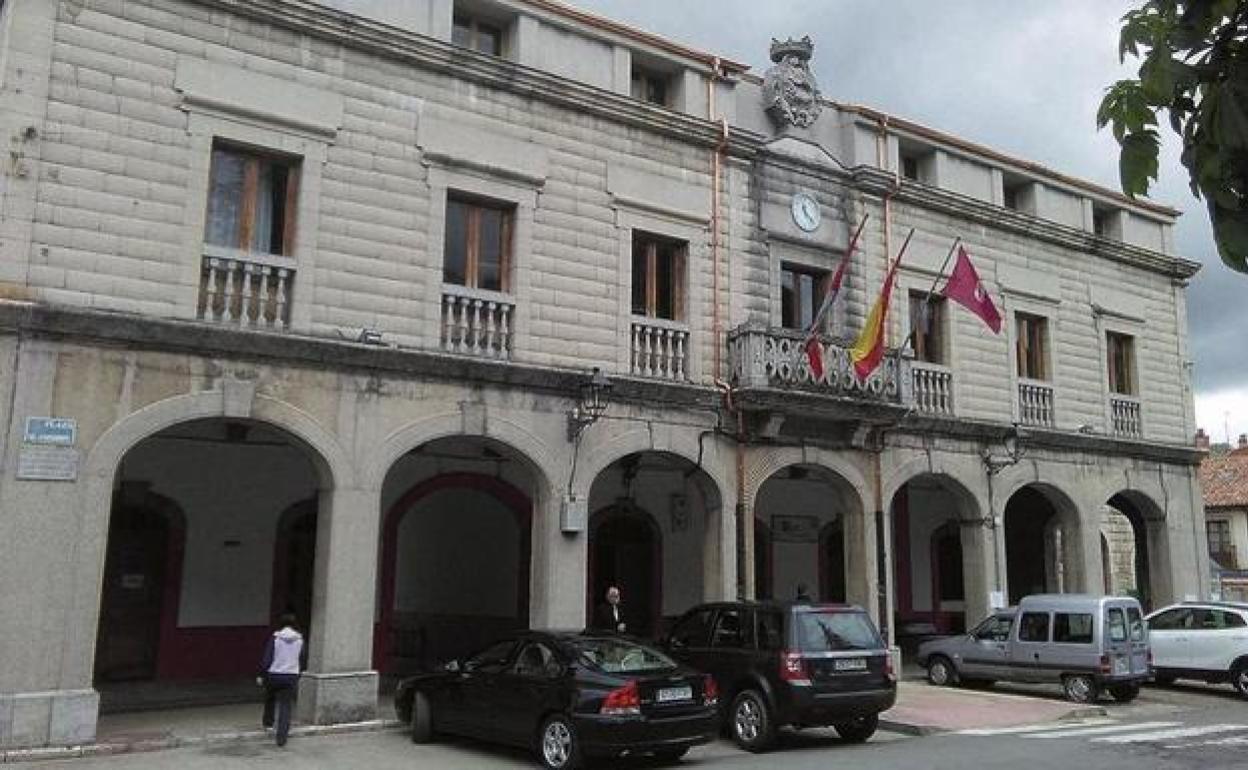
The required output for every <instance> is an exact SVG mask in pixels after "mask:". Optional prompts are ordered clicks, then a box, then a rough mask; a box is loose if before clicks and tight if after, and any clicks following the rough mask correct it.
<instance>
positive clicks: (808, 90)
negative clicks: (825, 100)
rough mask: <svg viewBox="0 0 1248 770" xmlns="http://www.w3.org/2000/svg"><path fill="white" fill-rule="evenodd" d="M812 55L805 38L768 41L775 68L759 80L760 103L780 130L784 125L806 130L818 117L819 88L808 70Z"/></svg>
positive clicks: (810, 46)
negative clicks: (761, 99) (762, 103)
mask: <svg viewBox="0 0 1248 770" xmlns="http://www.w3.org/2000/svg"><path fill="white" fill-rule="evenodd" d="M813 53H814V44H813V43H811V42H810V38H809V37H803V38H802V39H801V40H792V39H790V40H785V41H783V42H781V41H779V40H774V39H773V40H772V41H771V60H772V61H773V62H775V63H776V66H774V67H772V68H771V69H769V70H767V73H766V74H765V75H764V77H763V102H764V106H765V109H766V110H767V114H768V115H769V116H771V119H772V121H773V122H774V123H775V124H776V127H777V128H778V129H780V130H784V129H785V128H787V127H788V126H797V127H798V128H809V127H810V126H812V125H814V123H815V121H816V120H817V119H818V118H819V111H820V110H821V109H822V107H821V106H820V104H819V86H818V84H817V83H816V82H815V76H814V75H813V74H811V71H810V57H811V54H813Z"/></svg>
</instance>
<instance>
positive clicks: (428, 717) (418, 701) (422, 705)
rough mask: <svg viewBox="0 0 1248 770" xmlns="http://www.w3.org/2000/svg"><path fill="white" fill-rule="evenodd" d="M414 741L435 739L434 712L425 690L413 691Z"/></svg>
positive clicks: (421, 741) (412, 724)
mask: <svg viewBox="0 0 1248 770" xmlns="http://www.w3.org/2000/svg"><path fill="white" fill-rule="evenodd" d="M410 724H411V726H412V743H428V742H429V741H431V740H433V712H432V711H431V710H430V708H429V697H428V696H427V695H425V694H424V693H423V692H418V693H413V695H412V709H411V720H410Z"/></svg>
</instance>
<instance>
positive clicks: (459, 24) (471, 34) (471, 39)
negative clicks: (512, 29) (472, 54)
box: [443, 10, 506, 58]
mask: <svg viewBox="0 0 1248 770" xmlns="http://www.w3.org/2000/svg"><path fill="white" fill-rule="evenodd" d="M443 18H445V17H443ZM457 29H466V30H467V32H468V43H467V45H465V44H464V43H461V42H458V41H456V39H455V32H456V30H457ZM483 30H484V31H488V32H490V33H493V35H494V48H493V50H488V51H487V50H484V49H482V48H481V45H480V43H481V35H482V32H483ZM505 34H506V29H505V27H504V25H502V24H498V23H497V22H491V21H489V20H486V19H482V18H481V17H479V16H477V15H475V14H472V13H467V12H464V11H460V10H456V11H455V12H454V13H453V14H452V16H451V43H452V44H454V45H457V46H459V47H460V48H467V49H468V50H471V51H476V52H477V53H483V54H486V55H487V56H498V57H500V58H501V57H502V55H503V36H504V35H505Z"/></svg>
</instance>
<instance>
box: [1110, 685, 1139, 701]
mask: <svg viewBox="0 0 1248 770" xmlns="http://www.w3.org/2000/svg"><path fill="white" fill-rule="evenodd" d="M1109 694H1110V695H1112V696H1114V700H1116V701H1118V702H1119V703H1130V702H1131V701H1133V700H1135V698H1136V696H1138V695H1139V694H1140V686H1139V685H1138V684H1111V685H1110V686H1109Z"/></svg>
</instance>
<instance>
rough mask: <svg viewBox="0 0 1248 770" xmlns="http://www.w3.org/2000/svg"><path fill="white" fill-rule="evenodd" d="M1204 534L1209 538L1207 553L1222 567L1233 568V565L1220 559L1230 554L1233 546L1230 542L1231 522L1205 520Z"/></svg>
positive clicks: (1232, 552) (1232, 551)
mask: <svg viewBox="0 0 1248 770" xmlns="http://www.w3.org/2000/svg"><path fill="white" fill-rule="evenodd" d="M1205 536H1206V537H1207V538H1208V540H1209V555H1210V556H1211V557H1213V560H1214V561H1216V562H1218V564H1219V565H1220V566H1222V567H1229V568H1234V567H1235V565H1234V564H1233V563H1231V564H1225V563H1223V562H1222V560H1224V559H1226V558H1227V557H1228V556H1232V555H1233V554H1234V552H1235V547H1234V546H1233V545H1232V544H1231V523H1230V522H1229V521H1217V520H1213V521H1206V522H1205Z"/></svg>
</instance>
